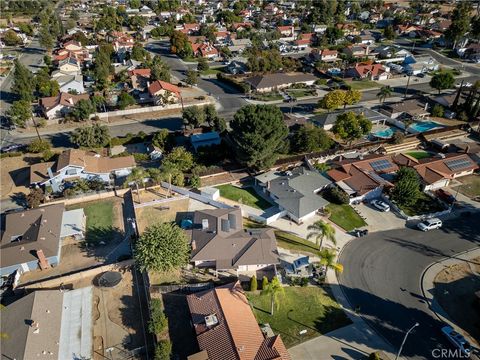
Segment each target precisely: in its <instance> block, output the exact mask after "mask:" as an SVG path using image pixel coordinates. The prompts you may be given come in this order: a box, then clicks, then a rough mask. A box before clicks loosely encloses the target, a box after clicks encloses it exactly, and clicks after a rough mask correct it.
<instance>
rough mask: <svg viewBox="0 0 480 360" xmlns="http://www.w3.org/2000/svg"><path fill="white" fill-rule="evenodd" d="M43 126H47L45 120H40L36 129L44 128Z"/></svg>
mask: <svg viewBox="0 0 480 360" xmlns="http://www.w3.org/2000/svg"><path fill="white" fill-rule="evenodd" d="M45 126H47V120H45V119H41V120H39V121H37V127H39V128H44V127H45Z"/></svg>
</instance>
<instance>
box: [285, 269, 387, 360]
mask: <svg viewBox="0 0 480 360" xmlns="http://www.w3.org/2000/svg"><path fill="white" fill-rule="evenodd" d="M327 282H328V283H329V284H331V285H333V286H332V287H331V289H332V292H333V295H334V297H335V299H336V300H337V302H338V303H339V304H340V306H342V308H343V309H344V311H345V313H346V314H347V316H348V317H349V318H350V320H351V321H352V324H351V325H348V326H345V327H343V328H340V329H337V330H335V331H332V332H330V333H327V334H325V335H322V336H319V337H317V338H315V339H312V340H309V341H307V342H304V343H302V344H300V345H297V346H294V347H292V348H290V349H289V350H288V351H289V353H290V355H291V357H292V359H298V360H317V359H320V357H319V354H322V357H321V359H352V360H354V359H363V358H365V357H366V356H368V355H369V354H371V353H372V352H375V351H383V352H384V353H385V354H386V355H387V356H389V357H390V358H391V359H394V358H395V349H393V347H392V346H391V345H390V344H389V343H388V342H387V341H385V340H384V339H383V338H382V337H381V336H379V335H378V334H377V333H376V332H375V331H374V330H373V329H372V328H371V327H370V326H368V324H367V323H366V322H365V321H364V320H363V319H362V317H361V316H359V315H357V314H356V313H355V312H354V311H353V309H352V307H351V306H350V304H349V302H348V300H347V299H346V297H345V295H344V294H343V292H342V291H341V290H340V287H339V284H338V281H337V277H336V275H335V272H334V271H333V270H329V271H328V272H327Z"/></svg>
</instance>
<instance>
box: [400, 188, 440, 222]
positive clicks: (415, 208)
mask: <svg viewBox="0 0 480 360" xmlns="http://www.w3.org/2000/svg"><path fill="white" fill-rule="evenodd" d="M399 207H400V209H402V210H403V212H404V213H405V214H406V215H408V216H415V215H422V214H430V213H434V212H437V211H442V210H445V208H444V207H443V205H442V204H441V203H440V202H439V201H438V200H437V199H433V198H431V197H430V196H428V195H427V194H425V193H424V192H422V193H421V194H420V197H419V198H418V200H417V202H416V203H415V204H413V205H409V206H399Z"/></svg>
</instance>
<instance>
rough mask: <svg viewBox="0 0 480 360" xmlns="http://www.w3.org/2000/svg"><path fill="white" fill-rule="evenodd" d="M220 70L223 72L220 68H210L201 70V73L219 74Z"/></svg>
mask: <svg viewBox="0 0 480 360" xmlns="http://www.w3.org/2000/svg"><path fill="white" fill-rule="evenodd" d="M219 72H222V70H221V69H220V68H215V69H208V70H203V71H200V75H217V74H218V73H219Z"/></svg>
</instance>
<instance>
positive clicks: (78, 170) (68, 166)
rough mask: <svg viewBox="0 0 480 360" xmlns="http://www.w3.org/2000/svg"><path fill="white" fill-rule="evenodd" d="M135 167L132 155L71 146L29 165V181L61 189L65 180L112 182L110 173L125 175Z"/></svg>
mask: <svg viewBox="0 0 480 360" xmlns="http://www.w3.org/2000/svg"><path fill="white" fill-rule="evenodd" d="M134 167H135V159H134V158H133V156H122V157H115V158H109V157H103V156H100V155H98V154H95V153H90V152H87V151H85V150H79V149H69V150H66V151H64V152H63V153H61V154H60V156H59V157H58V159H57V160H56V161H50V162H44V163H38V164H33V165H32V166H30V184H36V185H42V186H51V187H52V189H53V191H54V192H57V191H59V187H60V185H61V184H62V183H63V182H68V181H71V180H76V179H79V178H80V179H86V180H93V179H95V180H101V181H103V182H105V183H110V182H111V175H112V174H113V175H114V176H116V177H124V176H127V175H128V174H130V172H131V171H132V169H133V168H134Z"/></svg>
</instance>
